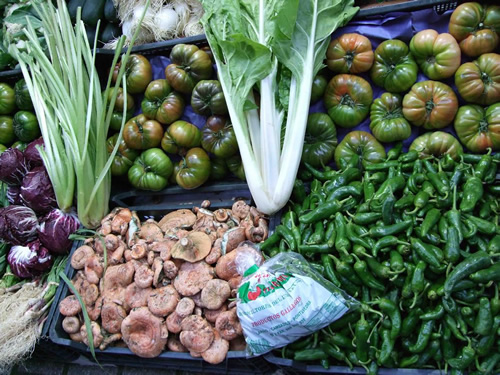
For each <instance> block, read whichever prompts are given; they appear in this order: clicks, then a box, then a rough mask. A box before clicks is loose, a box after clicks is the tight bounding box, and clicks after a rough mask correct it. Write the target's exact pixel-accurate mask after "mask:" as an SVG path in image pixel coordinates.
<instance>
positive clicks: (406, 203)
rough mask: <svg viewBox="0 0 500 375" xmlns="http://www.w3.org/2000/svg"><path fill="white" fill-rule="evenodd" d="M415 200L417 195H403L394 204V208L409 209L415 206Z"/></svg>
mask: <svg viewBox="0 0 500 375" xmlns="http://www.w3.org/2000/svg"><path fill="white" fill-rule="evenodd" d="M414 200H415V195H413V194H412V193H409V194H407V195H403V197H401V198H400V199H398V200H397V201H396V203H394V208H395V209H397V210H404V209H405V208H409V207H411V206H412V205H413V201H414Z"/></svg>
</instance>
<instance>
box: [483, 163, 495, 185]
mask: <svg viewBox="0 0 500 375" xmlns="http://www.w3.org/2000/svg"><path fill="white" fill-rule="evenodd" d="M497 171H498V164H496V163H494V164H492V165H491V166H490V168H489V169H488V171H487V172H486V175H485V176H484V179H483V181H484V183H485V184H493V183H495V180H496V178H497Z"/></svg>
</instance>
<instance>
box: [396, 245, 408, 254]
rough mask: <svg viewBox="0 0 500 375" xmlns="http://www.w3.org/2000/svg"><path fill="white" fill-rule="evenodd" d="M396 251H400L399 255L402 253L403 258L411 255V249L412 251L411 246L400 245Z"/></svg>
mask: <svg viewBox="0 0 500 375" xmlns="http://www.w3.org/2000/svg"><path fill="white" fill-rule="evenodd" d="M396 250H397V251H398V253H400V254H401V255H402V256H406V255H408V254H410V253H411V249H410V246H409V245H406V244H399V245H398V246H397V247H396Z"/></svg>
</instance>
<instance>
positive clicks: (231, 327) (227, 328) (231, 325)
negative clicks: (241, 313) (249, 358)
mask: <svg viewBox="0 0 500 375" xmlns="http://www.w3.org/2000/svg"><path fill="white" fill-rule="evenodd" d="M215 329H216V330H217V331H219V333H220V336H221V337H222V338H223V339H226V340H228V341H231V340H233V339H235V338H236V337H238V336H241V335H242V334H243V330H242V328H241V324H240V321H239V320H238V316H237V315H236V309H231V310H228V311H225V312H223V313H221V314H220V315H219V316H218V317H217V320H216V321H215Z"/></svg>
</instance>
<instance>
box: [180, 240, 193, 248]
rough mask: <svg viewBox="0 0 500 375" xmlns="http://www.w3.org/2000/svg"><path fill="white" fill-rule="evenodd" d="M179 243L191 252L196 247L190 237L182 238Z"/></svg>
mask: <svg viewBox="0 0 500 375" xmlns="http://www.w3.org/2000/svg"><path fill="white" fill-rule="evenodd" d="M179 243H180V245H181V246H182V248H183V249H184V250H191V249H192V248H193V245H194V244H193V241H192V240H191V239H190V238H188V237H183V238H181V239H180V242H179Z"/></svg>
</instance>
